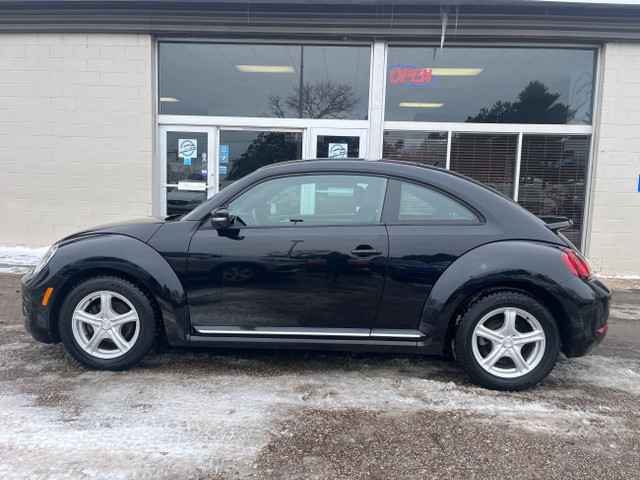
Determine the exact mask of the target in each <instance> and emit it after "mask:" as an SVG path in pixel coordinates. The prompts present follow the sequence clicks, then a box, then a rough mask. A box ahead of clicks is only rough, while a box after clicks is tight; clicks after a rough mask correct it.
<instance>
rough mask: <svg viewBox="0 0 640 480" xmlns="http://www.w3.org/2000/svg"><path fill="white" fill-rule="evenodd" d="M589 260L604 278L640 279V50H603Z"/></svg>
mask: <svg viewBox="0 0 640 480" xmlns="http://www.w3.org/2000/svg"><path fill="white" fill-rule="evenodd" d="M602 62H603V63H602V66H603V69H602V71H603V79H602V83H603V89H602V96H601V98H600V105H599V109H600V112H599V118H598V122H597V127H598V128H597V130H596V151H595V155H594V169H593V177H592V189H591V202H592V204H591V205H592V207H591V212H590V221H589V231H588V235H587V250H586V252H585V253H586V255H587V257H588V258H589V260H590V261H591V263H592V265H593V267H594V269H595V270H596V271H597V272H599V273H601V274H603V275H640V193H638V175H639V174H640V45H639V44H623V43H609V44H607V45H605V47H604V49H603V51H602Z"/></svg>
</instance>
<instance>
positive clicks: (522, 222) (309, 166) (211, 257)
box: [23, 161, 609, 356]
mask: <svg viewBox="0 0 640 480" xmlns="http://www.w3.org/2000/svg"><path fill="white" fill-rule="evenodd" d="M310 172H314V173H317V172H322V173H344V172H349V173H361V174H367V175H379V176H385V177H389V178H392V179H393V178H395V179H401V180H405V181H410V182H418V183H420V182H424V183H425V184H427V185H429V186H431V187H432V188H435V189H438V190H441V191H442V192H445V193H447V194H450V195H451V196H453V197H455V198H457V199H458V200H460V201H462V202H464V203H467V204H468V205H470V206H473V208H474V210H475V211H477V212H478V216H479V218H480V221H479V222H478V224H476V225H451V224H437V223H436V224H433V225H430V226H429V227H428V232H427V233H425V227H424V226H417V225H402V224H398V225H395V224H393V222H388V220H389V219H388V218H385V216H386V212H385V214H384V215H383V225H379V226H370V227H365V230H367V229H368V230H369V231H370V232H372V235H373V237H371V238H377V237H380V236H381V233H382V231H383V230H384V229H386V231H387V232H388V234H389V238H391V240H390V241H389V243H388V245H386V246H385V245H384V242H381V243H379V244H377V245H376V247H375V248H378V249H380V251H381V253H380V255H377V256H376V258H371V259H366V260H365V261H364V263H363V260H362V259H359V258H357V257H354V256H353V254H351V253H350V252H349V249H350V248H354V249H355V248H356V247H358V245H359V244H368V243H372V242H373V241H372V240H370V239H369V238H365V239H362V242H361V241H359V240H356V238H353V239H349V241H350V243H345V242H344V241H342V240H344V238H343V239H342V240H341V242H342V243H341V245H340V246H338V247H336V249H333V248H330V249H326V248H325V247H322V246H318V245H316V246H314V248H312V249H310V250H308V251H305V250H301V251H300V252H296V253H295V255H293V256H292V255H290V254H286V252H287V251H288V247H287V246H289V247H290V246H291V244H295V245H296V246H297V245H299V244H300V243H301V242H298V243H295V242H296V240H306V238H300V239H298V238H297V236H299V235H298V233H299V234H300V235H303V236H304V235H305V233H304V232H309V231H310V229H313V228H316V227H306V226H295V227H290V228H289V229H288V230H290V231H291V235H289V236H288V237H286V238H284V240H283V237H282V235H280V236H278V235H276V237H277V240H273V239H271V240H270V239H269V235H268V232H267V231H268V230H273V229H269V228H264V227H256V228H240V229H237V228H236V229H229V230H227V231H221V230H215V229H213V227H212V226H211V224H210V222H209V221H208V220H209V214H210V212H211V211H212V210H213V209H215V208H218V207H223V206H225V205H227V204H228V203H229V201H230V200H231V199H233V198H235V197H236V196H237V195H238V194H240V193H241V192H243V191H244V190H246V189H247V188H248V187H249V186H251V185H253V184H255V183H256V182H259V181H264V180H266V179H268V178H274V177H276V176H282V175H295V174H305V173H310ZM532 217H533V216H532V215H531V214H529V213H528V212H526V211H525V210H523V209H522V208H521V207H519V206H518V205H516V204H515V203H514V202H512V201H510V200H509V199H506V198H504V197H501V196H499V195H496V194H495V193H494V192H491V191H489V190H488V189H486V188H485V187H484V186H482V185H480V184H476V183H473V182H469V181H468V180H463V179H460V178H458V177H457V176H456V175H453V174H451V173H449V172H444V171H440V170H438V169H432V168H424V167H419V166H413V165H407V164H400V163H397V162H362V161H359V162H354V161H346V162H345V161H321V162H310V161H307V162H296V163H290V164H286V165H284V164H281V165H279V166H278V168H265V169H261V170H259V171H257V172H254V173H253V174H250V175H248V176H247V177H245V178H243V179H241V180H239V181H237V182H235V183H234V184H232V185H230V186H229V187H227V188H226V189H224V190H223V191H221V192H220V193H218V194H217V195H216V196H214V197H213V198H211V199H210V200H208V201H207V202H205V203H204V204H203V205H201V206H200V207H198V208H197V209H196V210H194V211H193V212H192V213H191V214H189V215H187V216H186V217H185V218H183V219H180V220H177V221H163V220H160V219H148V220H146V221H145V222H143V223H139V222H137V223H135V224H134V223H123V224H120V225H110V226H106V227H100V228H96V229H91V230H88V231H85V232H82V233H79V234H75V235H73V236H71V237H67V238H66V239H64V240H63V241H61V242H60V246H59V249H58V252H57V253H56V254H55V255H54V257H53V259H52V260H51V261H50V262H49V264H48V265H47V266H46V267H45V269H43V271H41V272H39V273H38V274H36V275H27V276H26V277H25V278H24V279H23V298H24V301H25V305H26V307H25V313H27V314H28V315H29V316H30V317H31V318H30V319H29V320H28V324H27V328H28V329H29V330H30V331H31V332H32V334H33V336H34V338H36V339H37V340H39V341H44V342H57V341H59V335H58V332H57V309H58V308H59V306H60V303H61V301H62V299H63V297H64V295H66V293H67V292H68V291H70V289H71V288H72V287H73V286H74V285H75V284H77V283H78V282H79V281H80V280H82V279H84V278H87V277H90V276H92V275H95V274H98V273H109V274H119V275H122V276H124V277H125V278H128V279H131V280H133V281H134V282H136V283H137V284H139V285H141V286H143V287H144V288H145V289H147V291H148V292H149V293H150V294H151V295H152V297H153V298H154V300H155V302H156V304H157V307H158V309H159V310H160V311H161V313H162V320H163V323H164V328H165V331H166V334H167V338H168V340H169V343H170V344H172V345H194V346H214V345H215V346H247V345H260V346H263V347H276V348H287V347H293V348H298V347H300V346H302V345H304V346H306V348H329V349H360V350H383V351H407V350H411V351H419V352H421V353H428V354H436V355H439V354H442V353H443V352H444V351H445V350H446V348H447V345H446V340H447V332H448V329H449V327H450V326H451V325H452V322H454V321H455V319H456V316H457V315H458V314H459V313H460V309H461V308H463V307H464V306H465V305H466V304H467V303H468V302H469V300H470V299H472V298H474V296H475V295H477V293H478V292H479V291H482V290H483V289H490V288H495V287H509V288H517V289H522V290H525V291H529V292H531V293H534V294H539V295H540V297H541V298H542V299H544V300H545V301H547V302H548V304H549V305H550V308H551V309H552V310H553V311H554V314H555V315H557V317H558V319H559V323H560V324H561V326H560V328H561V331H562V333H563V350H564V351H565V353H566V354H567V355H571V356H577V355H582V354H584V353H586V352H587V351H588V350H589V349H590V348H592V346H593V344H594V342H596V341H600V340H601V339H602V337H603V335H600V336H598V335H597V334H596V331H597V329H598V328H600V327H601V325H599V324H598V322H597V321H596V318H603V315H602V314H603V312H605V311H607V312H608V302H609V291H608V289H607V288H606V287H605V286H604V285H602V284H601V283H600V282H599V281H597V280H591V281H582V280H580V279H577V278H576V277H573V275H572V274H571V273H570V272H569V271H568V270H567V268H566V267H565V266H564V265H563V264H562V262H561V260H560V252H561V248H562V247H566V246H567V244H566V242H565V241H564V240H563V239H562V238H560V237H559V236H558V235H556V234H555V233H553V232H551V231H550V230H549V229H548V228H546V227H545V226H544V224H543V223H542V222H540V221H538V220H537V219H535V218H534V217H533V218H532ZM323 228H326V227H323ZM331 228H343V229H354V228H362V227H331ZM462 233H470V234H471V235H465V234H462ZM341 237H345V235H341ZM346 237H348V235H347V236H346ZM257 238H259V239H260V241H256V240H255V239H257ZM400 239H402V240H400ZM339 243H340V242H339ZM244 244H250V245H251V246H252V249H251V250H250V251H249V252H247V253H243V249H242V248H241V246H242V245H244ZM226 248H229V249H230V250H231V253H232V256H233V261H234V262H236V263H245V264H256V265H260V264H261V263H262V264H264V263H265V257H266V256H268V254H269V253H273V252H281V253H282V252H285V254H284V255H281V256H282V257H283V258H285V257H286V259H287V260H293V261H294V262H301V263H302V264H303V265H306V264H309V265H310V267H309V269H312V268H314V266H315V267H317V266H318V265H320V266H321V265H322V262H325V266H324V268H325V269H326V268H327V265H328V264H329V263H330V262H332V261H333V260H331V259H330V257H329V255H330V254H331V253H332V252H337V254H338V255H345V256H346V257H347V267H342V268H343V270H344V271H343V272H342V276H343V278H342V280H343V281H344V280H345V278H346V277H349V281H352V280H353V278H356V276H357V275H362V276H363V277H364V275H368V276H370V278H367V281H368V280H373V281H372V282H369V283H370V284H362V282H361V283H360V284H358V285H357V288H356V286H354V285H351V284H347V288H349V287H352V288H353V291H352V292H351V293H354V292H355V293H356V294H357V293H362V292H365V291H368V292H369V290H370V289H371V288H373V289H374V291H375V292H381V293H382V295H381V301H380V305H381V306H380V308H378V301H377V300H374V299H375V296H376V293H375V292H374V293H373V294H372V295H370V296H369V297H367V299H364V300H363V301H362V305H367V308H369V311H371V312H373V318H372V319H370V320H369V325H367V321H365V320H364V319H365V318H366V316H360V317H359V318H358V319H356V320H355V321H353V322H352V323H347V324H346V325H345V324H340V323H339V322H340V319H341V318H344V314H345V311H344V305H342V304H341V302H333V303H332V302H331V301H327V299H321V301H319V302H318V301H316V303H315V304H314V303H313V302H311V303H309V302H305V300H304V291H302V290H299V291H298V292H297V294H298V296H299V298H298V299H297V300H296V301H295V302H294V304H297V305H299V307H300V308H301V309H303V310H304V311H306V312H313V313H314V316H312V317H311V318H310V319H308V320H309V321H307V318H306V317H305V315H304V314H300V315H298V316H297V317H296V320H294V321H291V322H290V323H289V324H287V323H286V322H285V323H283V322H282V319H281V317H280V320H279V321H278V320H277V318H278V315H276V314H277V313H278V312H277V311H276V312H275V313H274V312H273V308H277V304H278V302H280V301H282V295H283V294H284V292H288V291H290V287H291V285H295V284H296V282H297V281H298V279H306V280H307V281H308V280H309V279H313V281H314V282H315V283H314V284H312V285H309V287H310V288H315V289H316V290H314V292H317V291H318V290H317V289H318V288H323V289H326V290H327V292H328V294H327V295H328V296H327V298H328V299H330V298H331V296H332V295H334V293H335V292H336V291H338V292H339V291H340V290H339V289H340V288H341V286H342V285H343V284H341V283H340V279H338V283H335V284H333V285H331V284H325V285H320V284H319V282H318V278H317V276H312V275H309V271H310V270H307V269H306V268H305V269H302V270H300V269H298V268H292V269H291V271H289V272H286V271H285V272H281V273H279V274H276V273H274V272H272V271H270V270H269V268H263V269H262V271H261V272H260V276H259V277H256V278H255V279H254V280H253V282H251V283H248V284H247V285H246V286H245V285H240V286H238V285H233V286H232V287H230V286H229V285H228V284H225V281H224V275H223V271H224V270H223V269H224V265H222V263H221V262H222V261H223V258H226V257H223V253H224V252H223V250H224V249H226ZM256 249H258V250H256ZM387 251H388V252H389V255H388V260H386V252H387ZM334 255H335V253H334ZM276 256H277V255H276ZM292 257H293V258H292ZM271 260H273V259H271ZM349 260H351V261H353V262H354V264H357V263H358V262H359V263H360V266H361V267H362V269H361V271H359V272H356V271H355V270H353V271H349V267H348V266H349V263H348V262H349ZM314 262H315V263H314ZM334 263H335V261H334ZM514 265H517V267H514ZM351 277H353V278H351ZM363 277H362V278H363ZM274 278H275V280H274ZM325 278H328V277H325ZM267 280H268V281H270V282H273V281H276V282H279V285H280V286H281V287H283V290H277V289H276V290H275V293H274V290H273V289H271V290H270V289H269V288H265V286H268V285H269V283H268V282H267ZM302 283H304V282H302ZM365 283H366V282H365ZM48 287H54V293H53V295H52V297H51V299H50V301H49V303H48V305H47V306H46V307H43V306H42V305H41V300H42V296H43V295H44V292H45V291H46V289H47V288H48ZM229 289H235V291H231V292H230V293H232V294H233V295H232V297H231V300H230V301H229V302H227V303H226V304H225V300H224V297H225V296H226V295H227V291H228V290H229ZM257 289H262V290H263V291H261V292H260V294H261V295H266V296H265V297H264V298H263V301H261V302H258V303H259V305H258V307H260V309H259V310H256V308H254V307H253V306H248V304H250V303H251V302H252V298H251V296H252V295H255V293H256V290H257ZM358 289H359V290H358ZM369 293H371V292H369ZM233 297H235V298H233ZM345 298H348V296H347V297H345ZM267 300H268V301H267ZM243 302H244V303H245V304H247V305H244V307H245V309H246V311H245V312H241V313H240V314H239V313H238V312H237V311H234V310H233V309H234V308H235V309H236V310H237V309H238V308H241V307H243ZM274 306H275V307H274ZM230 307H231V308H230ZM265 307H266V308H267V310H264V308H265ZM269 309H271V310H269ZM270 311H271V315H269V312H270ZM258 312H259V313H260V314H261V315H262V317H263V318H262V319H261V320H260V323H258V324H257V323H256V322H255V318H256V314H257V313H258ZM230 313H231V314H234V315H236V318H235V320H233V318H231V319H229V314H230ZM598 313H599V314H600V315H597V314H598ZM25 318H26V316H25ZM247 318H252V319H254V323H253V324H251V323H249V324H247V323H245V322H244V320H246V319H247ZM604 318H606V316H604ZM274 319H276V323H277V325H276V327H287V329H288V330H290V332H289V333H293V334H294V335H288V336H285V335H282V336H278V335H276V336H274V337H271V338H265V336H264V335H262V334H261V330H263V329H264V328H265V327H268V326H269V325H271V326H273V325H272V323H273V321H274ZM216 321H217V323H216ZM312 321H314V322H315V321H322V322H323V323H322V324H315V323H311V322H312ZM269 322H271V324H270V323H269ZM278 322H279V323H278ZM216 325H222V326H224V327H234V328H237V330H238V331H237V333H242V334H243V336H242V337H241V338H239V337H238V336H236V335H233V333H232V334H223V335H216V336H208V335H203V334H198V333H197V332H196V331H195V330H194V326H200V327H207V326H216ZM310 325H313V326H314V327H315V328H318V327H319V328H322V329H323V330H325V331H327V332H328V333H329V335H328V336H327V337H326V338H315V337H313V336H312V335H308V334H305V332H307V333H309V332H310V330H309V329H307V330H304V329H303V330H301V331H300V332H299V334H297V335H296V334H295V333H296V332H295V329H296V328H299V327H309V326H310ZM205 330H206V329H205ZM232 331H233V329H232ZM366 332H368V333H366ZM246 334H249V335H246Z"/></svg>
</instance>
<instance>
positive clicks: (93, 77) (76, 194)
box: [0, 34, 154, 246]
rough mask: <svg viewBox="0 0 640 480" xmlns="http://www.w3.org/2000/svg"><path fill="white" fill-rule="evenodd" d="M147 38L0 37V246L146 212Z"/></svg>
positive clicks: (48, 238)
mask: <svg viewBox="0 0 640 480" xmlns="http://www.w3.org/2000/svg"><path fill="white" fill-rule="evenodd" d="M153 68H154V67H153V41H152V38H151V37H150V36H147V35H94V34H90V35H85V34H0V245H9V246H11V245H28V246H41V245H50V244H51V243H53V242H54V241H56V240H57V239H59V238H60V237H62V236H64V235H67V234H69V233H73V232H74V231H76V230H78V229H81V228H85V227H90V226H92V225H96V224H100V223H106V222H112V221H118V220H123V219H127V218H131V217H138V216H146V215H151V213H152V191H153V175H152V172H153V169H152V166H153V131H154V118H153V95H154V94H153V75H154V74H153Z"/></svg>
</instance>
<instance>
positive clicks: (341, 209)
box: [229, 175, 387, 227]
mask: <svg viewBox="0 0 640 480" xmlns="http://www.w3.org/2000/svg"><path fill="white" fill-rule="evenodd" d="M386 184H387V181H386V179H383V178H377V177H363V176H356V175H309V176H296V177H287V178H278V179H274V180H268V181H266V182H263V183H261V184H259V185H257V186H255V187H253V188H252V189H251V190H249V191H248V192H245V193H243V194H242V195H240V196H239V197H238V198H236V199H235V200H233V201H232V202H231V203H230V204H229V214H230V215H231V217H232V220H233V221H234V223H235V224H238V225H246V226H257V227H266V226H271V227H273V226H283V227H289V226H295V225H299V226H305V225H315V226H317V225H353V224H366V223H380V216H381V214H382V204H383V202H384V194H385V190H386Z"/></svg>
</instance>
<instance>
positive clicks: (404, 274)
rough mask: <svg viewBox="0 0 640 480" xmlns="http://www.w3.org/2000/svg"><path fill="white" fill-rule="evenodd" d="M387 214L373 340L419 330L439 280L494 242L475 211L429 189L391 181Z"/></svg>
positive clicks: (432, 188) (437, 190) (420, 185)
mask: <svg viewBox="0 0 640 480" xmlns="http://www.w3.org/2000/svg"><path fill="white" fill-rule="evenodd" d="M384 211H385V213H384V217H383V220H384V222H385V224H386V225H387V230H388V232H389V265H388V272H387V281H386V283H385V287H384V293H383V295H382V301H381V303H380V308H379V310H378V315H377V318H376V321H375V324H374V326H373V334H374V336H376V335H377V334H378V333H380V332H385V331H387V330H389V331H391V330H397V329H406V330H413V331H415V329H416V328H417V327H418V323H419V322H420V318H421V315H422V311H423V308H424V304H425V301H426V300H427V297H428V295H429V292H430V291H431V288H432V287H433V285H434V284H435V283H436V281H437V280H438V278H440V275H442V273H443V272H444V271H445V270H446V269H447V267H448V266H449V265H451V264H452V263H453V262H454V261H455V260H456V259H457V258H458V257H459V256H460V255H462V254H463V253H465V252H467V251H468V250H470V249H471V248H473V247H475V246H477V245H481V244H483V243H485V242H488V241H492V240H494V239H495V232H493V231H491V230H487V229H486V228H484V225H485V223H484V221H483V219H482V218H481V216H480V214H479V213H477V212H476V211H475V210H474V209H473V208H472V207H470V206H469V205H466V204H465V203H463V202H462V201H461V200H459V199H457V198H455V197H453V196H452V195H449V194H448V193H447V192H444V191H441V190H439V189H436V188H435V187H431V186H429V185H423V184H417V183H413V182H408V181H402V180H395V179H392V180H390V181H389V187H388V191H387V196H386V201H385V207H384Z"/></svg>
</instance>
